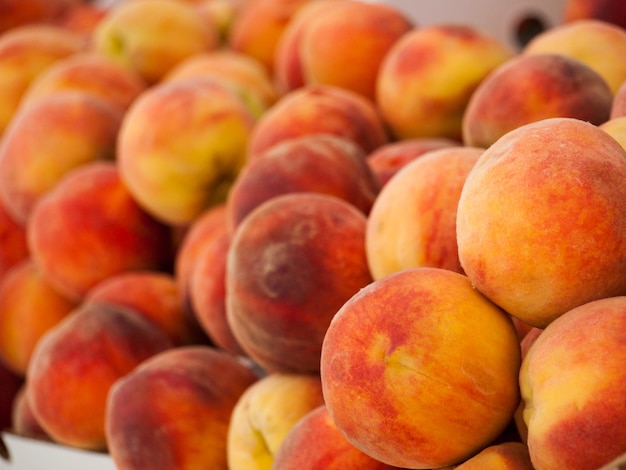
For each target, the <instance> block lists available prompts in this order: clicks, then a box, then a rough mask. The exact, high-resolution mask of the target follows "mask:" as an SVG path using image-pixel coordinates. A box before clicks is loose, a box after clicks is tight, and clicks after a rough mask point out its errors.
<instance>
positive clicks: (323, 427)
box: [273, 405, 398, 470]
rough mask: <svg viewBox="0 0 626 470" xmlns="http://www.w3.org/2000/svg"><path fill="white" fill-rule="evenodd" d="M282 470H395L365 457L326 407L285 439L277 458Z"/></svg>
mask: <svg viewBox="0 0 626 470" xmlns="http://www.w3.org/2000/svg"><path fill="white" fill-rule="evenodd" d="M273 468H277V469H278V468H280V469H281V470H315V469H318V468H324V469H325V470H392V469H396V468H398V467H394V466H391V465H387V464H385V463H382V462H379V461H378V460H375V459H373V458H372V457H370V456H369V455H367V454H364V453H363V452H361V451H360V450H359V449H357V448H356V447H355V446H353V445H352V444H350V442H348V440H347V439H346V438H345V437H344V436H343V434H341V432H340V431H339V429H337V426H336V425H335V423H334V422H333V420H332V418H331V417H330V415H329V413H328V409H327V408H326V406H325V405H320V406H318V407H317V408H315V409H314V410H312V411H310V412H309V413H307V414H306V415H304V416H303V417H302V418H301V419H300V420H299V421H298V422H297V423H296V424H295V425H293V427H292V428H291V429H290V430H289V432H288V433H287V435H286V436H285V437H284V439H283V441H282V443H281V445H280V447H279V448H278V451H277V452H276V454H275V456H274V467H273Z"/></svg>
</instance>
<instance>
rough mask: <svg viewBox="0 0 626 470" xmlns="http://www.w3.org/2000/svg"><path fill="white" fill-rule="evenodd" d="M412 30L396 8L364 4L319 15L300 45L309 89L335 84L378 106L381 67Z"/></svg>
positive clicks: (349, 0) (351, 1)
mask: <svg viewBox="0 0 626 470" xmlns="http://www.w3.org/2000/svg"><path fill="white" fill-rule="evenodd" d="M412 29H413V22H412V21H411V19H410V17H409V16H408V15H407V14H405V12H404V11H403V10H401V9H399V8H397V7H395V6H392V5H387V4H385V3H377V2H363V1H360V0H356V1H355V0H344V1H342V2H336V5H333V6H332V7H331V8H327V9H324V10H318V11H316V12H315V13H313V14H312V15H311V17H310V19H309V21H308V22H307V24H306V26H305V27H304V30H303V32H302V36H301V37H300V41H299V46H300V47H299V50H300V62H301V64H302V71H303V74H304V81H305V84H307V85H331V86H336V87H339V88H343V89H346V90H351V91H353V92H355V93H359V94H360V95H362V96H364V97H366V98H368V99H370V100H372V101H374V100H375V99H376V83H377V78H378V72H379V68H380V64H381V63H382V61H383V60H384V59H385V57H386V56H387V53H388V52H389V50H390V49H391V47H392V46H393V45H394V44H395V43H396V42H397V41H398V40H399V39H400V38H401V37H402V36H404V34H406V33H408V32H409V31H411V30H412Z"/></svg>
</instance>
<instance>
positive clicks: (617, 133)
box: [598, 115, 626, 150]
mask: <svg viewBox="0 0 626 470" xmlns="http://www.w3.org/2000/svg"><path fill="white" fill-rule="evenodd" d="M598 127H599V128H600V129H602V130H603V131H604V132H606V133H607V134H609V135H610V136H611V137H613V138H614V139H615V140H617V142H618V143H619V144H620V145H621V146H622V148H623V149H624V150H626V115H624V116H619V117H615V118H612V119H609V120H608V121H605V122H603V123H602V124H600V125H599V126H598Z"/></svg>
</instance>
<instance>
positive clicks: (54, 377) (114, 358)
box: [26, 303, 172, 450]
mask: <svg viewBox="0 0 626 470" xmlns="http://www.w3.org/2000/svg"><path fill="white" fill-rule="evenodd" d="M170 348H172V343H171V342H170V340H169V339H168V338H167V336H166V335H165V333H163V332H162V331H161V330H159V329H158V328H157V327H156V326H154V325H153V324H152V323H150V322H149V321H148V320H146V319H145V318H143V317H142V316H141V315H138V314H137V313H135V312H134V311H132V310H128V309H126V308H123V307H119V306H111V305H103V304H97V303H92V304H88V305H84V306H79V307H78V308H77V309H76V310H75V311H74V312H73V313H71V314H70V315H68V316H67V317H66V318H65V319H64V320H63V321H61V322H60V323H58V324H57V325H56V326H55V327H54V328H52V329H51V330H49V331H48V333H46V334H45V335H44V336H43V337H42V338H41V340H40V341H39V343H38V344H37V347H36V348H35V350H34V352H33V355H32V357H31V361H30V364H29V367H28V371H27V374H26V376H27V377H28V380H27V385H26V386H27V392H26V393H27V396H28V400H29V403H30V406H31V408H32V411H33V413H34V415H35V418H36V419H37V421H38V422H39V424H40V425H41V427H42V428H43V429H44V430H45V431H46V433H47V434H48V435H49V436H50V437H51V438H52V439H53V440H54V441H55V442H58V443H61V444H65V445H69V446H74V447H79V448H85V449H94V450H104V449H105V448H106V446H107V443H106V436H105V414H106V408H107V395H108V393H109V389H110V388H111V386H112V385H113V384H114V383H115V382H116V381H117V380H118V379H119V378H121V377H123V376H124V375H126V374H128V373H129V372H131V371H132V370H133V369H134V368H135V367H137V366H138V365H139V364H140V363H141V362H143V361H144V360H146V359H147V358H149V357H151V356H153V355H155V354H157V353H159V352H161V351H164V350H166V349H170Z"/></svg>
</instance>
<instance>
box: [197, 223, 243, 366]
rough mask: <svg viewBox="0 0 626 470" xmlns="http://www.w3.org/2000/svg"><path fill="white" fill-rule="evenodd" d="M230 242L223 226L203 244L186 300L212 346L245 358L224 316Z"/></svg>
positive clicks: (229, 235)
mask: <svg viewBox="0 0 626 470" xmlns="http://www.w3.org/2000/svg"><path fill="white" fill-rule="evenodd" d="M230 242H231V234H230V232H229V230H228V228H227V227H226V226H224V227H223V228H222V229H221V230H220V231H219V233H216V234H215V236H211V237H210V238H207V240H206V241H205V242H204V243H203V246H202V249H201V250H199V251H198V254H197V257H196V260H195V265H194V268H193V271H192V272H191V276H190V279H189V292H190V300H191V306H192V309H193V312H194V314H195V317H196V319H197V320H198V322H199V323H200V325H201V326H202V328H203V330H204V331H205V332H206V334H207V335H208V337H209V338H211V340H212V341H213V344H215V345H216V346H217V347H219V348H222V349H225V350H226V351H230V352H232V353H234V354H239V355H241V356H245V355H246V352H245V351H244V350H243V348H242V347H241V346H240V345H239V342H238V341H237V339H236V338H235V335H234V334H233V332H232V328H231V326H230V324H229V323H228V318H227V314H226V259H227V256H228V250H229V249H230Z"/></svg>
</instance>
